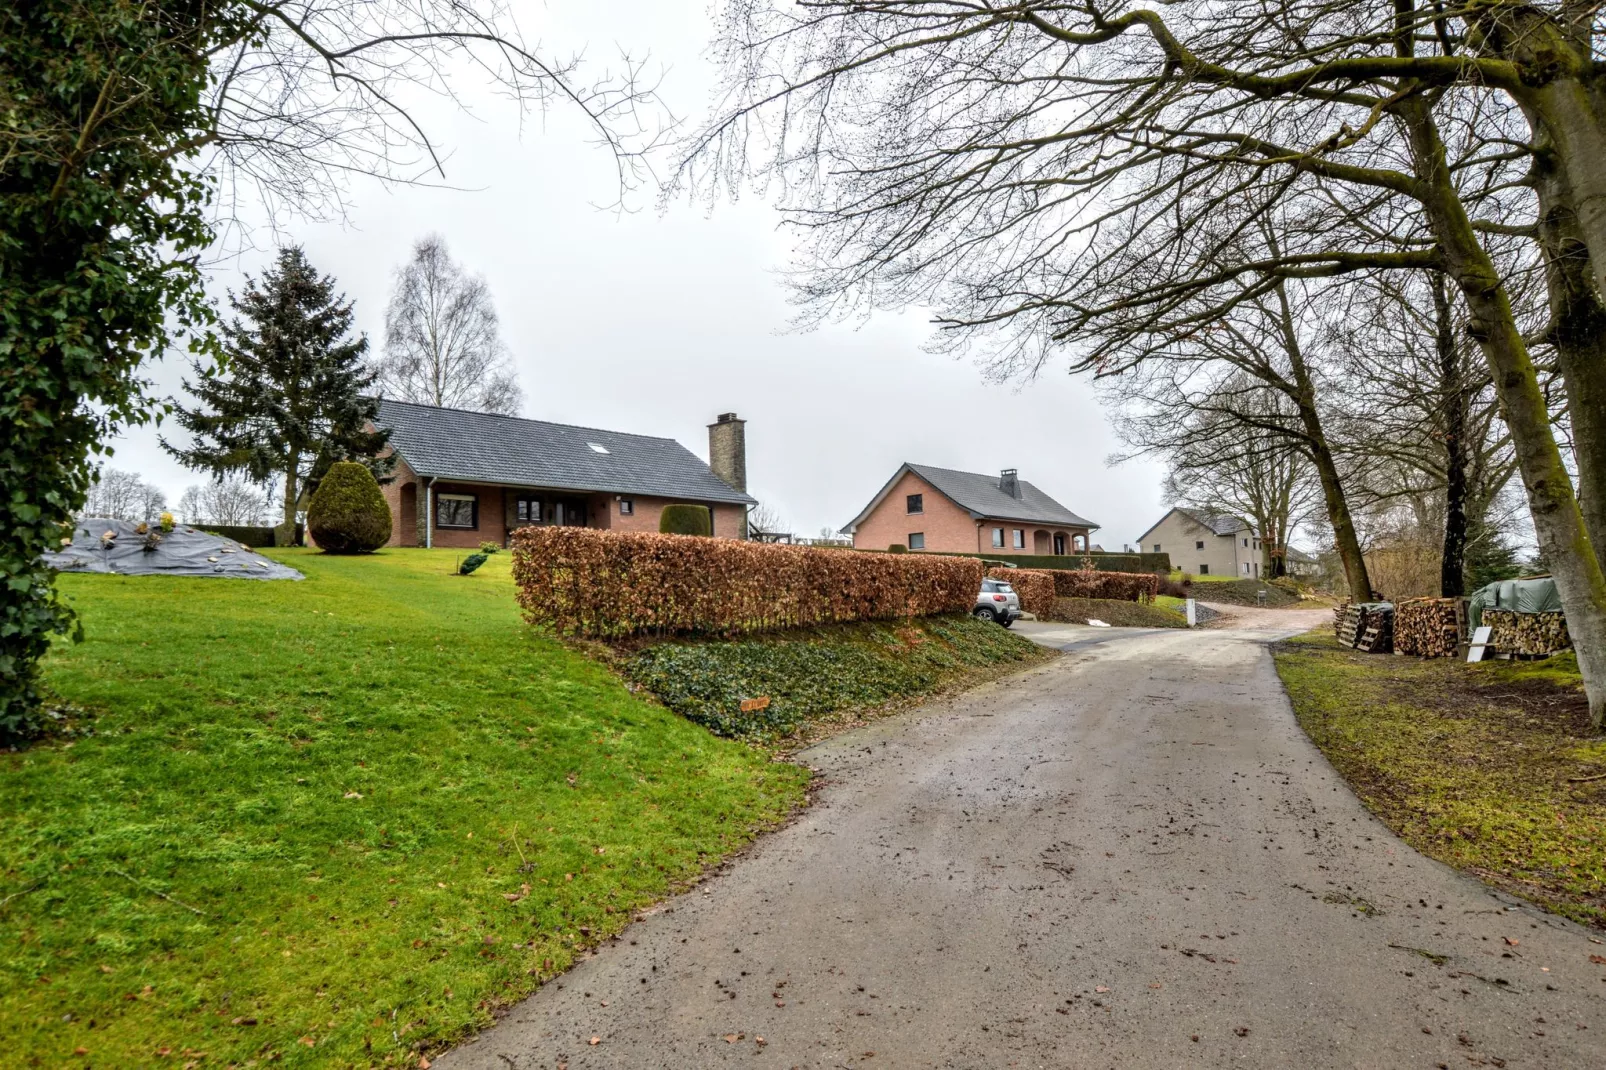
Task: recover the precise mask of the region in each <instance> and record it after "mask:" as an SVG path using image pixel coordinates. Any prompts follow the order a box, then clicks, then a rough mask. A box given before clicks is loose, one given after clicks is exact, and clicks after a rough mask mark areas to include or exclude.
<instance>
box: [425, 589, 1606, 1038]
mask: <svg viewBox="0 0 1606 1070" xmlns="http://www.w3.org/2000/svg"><path fill="white" fill-rule="evenodd" d="M1245 623H1247V624H1249V625H1252V627H1243V626H1239V627H1237V628H1226V629H1214V630H1200V631H1193V632H1184V631H1133V630H1126V629H1121V630H1116V629H1111V630H1109V632H1106V633H1105V634H1102V635H1093V634H1089V633H1092V632H1104V630H1103V629H1064V628H1058V629H1056V628H1054V627H1053V626H1036V627H1035V628H1028V630H1029V631H1034V632H1035V637H1036V638H1037V639H1038V641H1040V642H1045V643H1048V644H1051V645H1055V646H1061V647H1068V648H1069V652H1068V653H1067V656H1066V657H1064V658H1062V659H1060V660H1059V661H1057V662H1056V663H1054V664H1052V665H1050V666H1047V667H1045V668H1041V669H1037V670H1033V671H1031V672H1028V673H1026V674H1023V675H1021V676H1016V677H1013V678H1011V679H1008V680H1004V681H1001V682H999V683H997V684H995V685H992V686H989V687H987V688H984V689H981V690H978V691H974V692H971V693H969V694H967V695H965V696H961V697H960V698H958V699H955V700H951V701H946V702H941V703H936V704H933V705H930V706H926V707H924V708H922V709H919V710H915V711H912V712H910V713H908V714H904V715H900V716H897V717H894V718H889V719H887V720H884V721H880V722H877V723H875V724H873V725H871V726H869V727H867V728H864V729H860V730H857V731H854V732H851V733H849V734H846V735H843V736H839V737H837V738H836V739H833V740H831V741H829V742H827V743H824V744H821V745H819V746H817V747H814V748H812V749H811V750H810V751H809V752H807V753H806V754H805V756H804V757H805V760H807V761H808V762H809V763H810V764H811V765H813V766H816V767H817V768H818V769H819V770H820V774H821V775H820V781H819V789H818V796H817V801H816V802H815V805H814V806H813V807H812V808H811V809H809V810H808V811H807V812H806V813H805V814H804V815H803V816H802V817H801V818H799V819H798V820H797V821H796V822H795V823H793V824H792V825H790V826H789V827H787V828H786V829H784V830H782V831H780V832H779V833H777V834H775V835H773V836H770V837H768V838H767V839H765V840H764V841H763V842H762V843H760V844H759V845H757V846H756V847H755V848H754V849H753V850H752V851H750V852H749V853H748V854H746V855H745V856H744V857H742V858H741V859H739V860H738V861H736V862H735V863H734V864H732V865H731V866H730V867H729V868H728V869H727V870H726V871H725V872H724V873H722V874H720V875H719V876H717V877H715V878H714V879H712V880H711V881H709V882H707V883H706V884H704V885H703V886H702V887H701V888H699V889H698V890H696V891H694V892H692V893H690V894H688V895H686V896H683V897H681V898H679V899H676V900H673V901H671V902H669V903H666V904H664V906H663V907H662V908H661V909H659V910H658V911H656V912H655V913H654V914H652V915H651V916H650V917H648V918H647V919H646V920H644V921H641V922H639V923H637V924H635V925H633V926H632V927H631V928H630V929H629V930H628V931H627V932H626V933H625V934H624V936H623V937H622V938H621V939H620V940H618V941H616V942H614V943H612V944H610V945H609V946H607V947H604V948H602V949H600V950H599V952H598V953H597V954H596V955H595V956H593V957H592V958H590V959H589V960H587V961H585V962H583V963H581V964H579V965H578V966H577V967H576V968H575V969H573V970H572V971H571V972H570V973H568V974H567V975H566V976H565V977H563V978H562V979H561V980H560V981H558V982H555V983H552V984H549V985H547V986H546V987H545V988H543V989H542V990H541V991H540V992H538V993H537V994H536V995H534V996H532V997H531V998H530V999H529V1000H527V1001H525V1002H524V1003H522V1004H520V1005H519V1006H518V1007H517V1008H515V1009H514V1010H513V1011H512V1013H510V1014H509V1015H508V1017H507V1018H505V1019H504V1020H503V1021H502V1022H501V1023H500V1024H499V1025H498V1026H496V1027H495V1028H493V1029H491V1030H489V1031H487V1032H486V1033H484V1034H483V1035H481V1036H480V1037H479V1038H478V1039H477V1040H475V1041H473V1042H471V1043H468V1044H465V1045H464V1046H462V1047H460V1048H458V1049H457V1050H455V1051H453V1052H451V1053H448V1054H447V1055H445V1056H444V1057H442V1058H440V1059H439V1060H437V1061H436V1063H435V1066H436V1070H470V1068H475V1070H480V1068H483V1070H527V1068H536V1067H545V1068H561V1067H565V1066H566V1067H567V1068H569V1070H581V1068H590V1067H675V1068H680V1067H688V1068H696V1067H708V1066H726V1065H739V1066H752V1067H774V1068H787V1067H808V1068H815V1067H869V1068H875V1067H955V1068H976V1067H989V1068H990V1067H1016V1066H1018V1067H1167V1068H1171V1067H1183V1066H1188V1067H1193V1066H1234V1067H1277V1068H1282V1067H1298V1068H1313V1067H1378V1068H1384V1067H1387V1068H1396V1067H1404V1068H1411V1067H1422V1068H1432V1067H1455V1068H1458V1070H1461V1068H1466V1067H1471V1066H1494V1067H1511V1068H1516V1067H1547V1068H1573V1067H1606V983H1603V981H1606V964H1597V963H1592V962H1591V961H1590V957H1591V956H1592V955H1596V956H1606V945H1601V944H1600V943H1599V940H1598V939H1594V938H1592V937H1591V935H1590V933H1588V932H1587V931H1585V930H1584V929H1582V928H1580V927H1579V926H1576V925H1573V924H1571V923H1568V922H1565V921H1562V920H1560V919H1558V918H1555V917H1551V916H1549V915H1546V914H1544V913H1543V912H1541V911H1539V910H1538V909H1536V908H1533V907H1530V906H1527V905H1525V904H1523V903H1522V902H1521V901H1518V900H1514V899H1511V898H1509V897H1505V896H1501V895H1498V894H1496V893H1493V892H1491V891H1490V890H1489V889H1487V888H1486V887H1484V886H1483V885H1481V884H1479V883H1478V882H1476V881H1474V880H1471V879H1469V878H1466V877H1462V876H1460V875H1458V874H1456V873H1455V872H1453V871H1451V870H1449V869H1446V868H1445V867H1443V866H1440V865H1439V864H1437V863H1435V862H1432V861H1429V860H1427V859H1425V858H1423V857H1422V856H1421V855H1418V854H1417V853H1416V852H1414V851H1412V850H1411V849H1410V848H1409V847H1407V846H1405V845H1404V844H1403V843H1402V842H1400V841H1399V840H1398V839H1396V838H1395V837H1394V836H1393V835H1392V834H1390V833H1389V832H1388V830H1387V829H1385V828H1384V827H1383V826H1382V825H1380V824H1378V823H1377V822H1375V821H1374V820H1373V819H1372V818H1371V817H1370V816H1369V815H1368V814H1367V813H1366V812H1365V811H1364V810H1363V809H1362V808H1361V806H1360V804H1359V803H1358V802H1357V801H1356V799H1355V798H1354V796H1353V795H1351V794H1350V792H1349V791H1348V789H1347V788H1346V787H1345V786H1344V785H1343V784H1342V782H1341V781H1340V780H1339V779H1338V777H1337V776H1336V774H1334V773H1333V771H1332V770H1331V768H1330V767H1329V766H1328V765H1327V763H1326V761H1325V760H1324V759H1323V758H1322V756H1321V755H1320V754H1319V753H1318V752H1317V751H1316V749H1315V748H1314V747H1313V746H1312V745H1311V744H1310V743H1309V742H1308V741H1307V740H1306V738H1305V737H1304V735H1303V734H1302V733H1301V732H1300V730H1299V728H1298V726H1297V725H1296V724H1295V723H1294V720H1293V717H1292V714H1291V712H1290V710H1289V708H1288V705H1287V702H1286V700H1285V699H1284V697H1283V694H1282V691H1281V688H1280V687H1279V685H1278V682H1277V678H1276V675H1275V673H1274V671H1273V669H1272V665H1271V661H1270V657H1269V655H1268V654H1267V652H1266V650H1265V645H1264V643H1265V640H1266V639H1267V638H1269V637H1270V636H1271V635H1273V634H1275V633H1276V632H1278V631H1279V630H1280V629H1282V628H1285V627H1286V619H1285V618H1282V617H1279V616H1278V615H1277V614H1252V615H1251V617H1250V618H1249V619H1248V620H1247V621H1246V622H1245ZM1060 633H1063V634H1060ZM760 1038H762V1040H761V1039H760Z"/></svg>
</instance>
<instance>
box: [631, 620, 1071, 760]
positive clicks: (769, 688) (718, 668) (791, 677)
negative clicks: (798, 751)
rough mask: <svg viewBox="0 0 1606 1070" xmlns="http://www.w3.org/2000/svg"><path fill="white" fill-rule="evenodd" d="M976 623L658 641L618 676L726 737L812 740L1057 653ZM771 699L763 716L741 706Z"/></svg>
mask: <svg viewBox="0 0 1606 1070" xmlns="http://www.w3.org/2000/svg"><path fill="white" fill-rule="evenodd" d="M1054 656H1055V655H1054V654H1052V653H1051V652H1050V651H1048V650H1045V649H1044V648H1042V647H1039V646H1036V645H1035V644H1033V643H1032V642H1031V641H1030V640H1027V639H1023V638H1021V637H1020V636H1018V635H1016V634H1014V633H1013V632H1010V631H1008V630H1006V629H1004V628H1001V627H999V626H998V625H997V624H993V623H991V622H989V621H980V620H976V619H975V618H974V617H968V616H959V617H932V618H927V619H925V620H921V621H917V622H914V623H910V624H904V623H894V622H888V621H875V622H866V623H862V624H848V625H835V626H831V627H823V628H812V629H806V630H800V631H791V632H786V633H784V634H780V635H774V636H755V637H753V638H751V639H745V640H741V641H738V642H724V643H718V642H701V641H690V642H673V643H660V644H657V645H654V646H650V647H648V648H647V649H645V650H642V651H640V652H638V653H635V654H633V655H630V656H628V657H626V658H625V659H624V660H623V662H622V664H621V671H622V672H624V674H625V675H626V676H628V677H629V678H630V679H631V680H633V681H635V682H637V683H639V684H641V685H642V686H643V687H645V688H647V689H648V690H649V691H651V692H652V693H653V694H655V695H656V696H657V697H658V698H659V699H660V700H661V701H662V702H663V703H664V704H665V705H667V706H668V707H669V708H670V709H672V710H674V711H676V712H677V713H680V714H683V715H685V716H686V717H689V718H691V719H692V720H694V721H697V722H699V723H701V724H705V725H707V726H708V727H709V728H710V729H711V730H713V731H715V732H718V733H719V734H721V735H727V736H738V737H745V738H754V739H760V740H765V741H775V740H778V739H781V738H784V737H786V736H789V735H792V734H794V733H799V732H802V733H803V734H804V735H806V736H807V735H811V734H812V732H811V729H812V728H814V727H816V726H817V724H818V722H820V721H821V720H822V719H830V720H831V721H833V722H836V723H840V722H841V721H843V720H844V719H846V720H849V721H851V720H853V719H855V717H856V715H857V714H858V713H860V712H862V711H865V710H867V709H870V708H873V707H876V706H880V705H882V704H885V703H889V702H894V701H906V700H908V699H910V698H918V697H921V696H924V695H929V694H931V693H932V692H934V691H938V690H941V689H943V688H946V687H949V686H954V685H963V684H970V683H975V682H977V681H979V680H982V679H986V678H987V677H988V676H996V675H998V674H999V673H1000V672H1004V671H1009V670H1012V669H1016V668H1020V667H1021V666H1023V665H1026V664H1030V663H1032V662H1035V661H1041V660H1046V659H1048V658H1051V657H1054ZM759 696H764V697H767V698H769V699H770V704H769V706H768V707H766V708H765V709H763V710H761V711H753V712H749V713H745V714H744V713H742V712H741V708H740V707H741V701H742V700H743V699H746V698H757V697H759Z"/></svg>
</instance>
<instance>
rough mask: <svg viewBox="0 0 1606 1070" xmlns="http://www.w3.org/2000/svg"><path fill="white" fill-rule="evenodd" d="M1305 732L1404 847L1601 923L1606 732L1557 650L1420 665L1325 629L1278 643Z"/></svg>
mask: <svg viewBox="0 0 1606 1070" xmlns="http://www.w3.org/2000/svg"><path fill="white" fill-rule="evenodd" d="M1276 656H1277V669H1278V672H1279V673H1281V675H1282V678H1283V683H1284V684H1285V685H1286V686H1287V688H1288V695H1289V698H1290V699H1291V700H1292V702H1293V705H1294V712H1295V714H1296V715H1297V716H1298V718H1299V722H1300V724H1301V725H1303V726H1304V728H1305V730H1306V732H1308V733H1309V734H1310V737H1311V739H1313V740H1314V741H1315V742H1316V745H1317V746H1318V747H1320V748H1321V749H1322V751H1323V753H1325V754H1326V755H1327V757H1328V759H1329V760H1330V761H1332V763H1333V765H1334V766H1335V767H1336V768H1337V769H1338V770H1339V772H1340V773H1342V774H1343V775H1344V777H1345V779H1347V780H1348V781H1349V782H1350V784H1351V785H1352V786H1353V787H1354V788H1355V791H1356V793H1357V794H1359V795H1360V797H1361V798H1362V799H1363V800H1364V801H1365V803H1366V804H1367V806H1368V807H1370V808H1371V809H1372V810H1373V812H1375V813H1376V814H1377V815H1378V816H1379V817H1381V818H1382V819H1383V820H1384V821H1385V822H1387V823H1388V825H1389V827H1390V828H1392V829H1394V830H1395V832H1397V833H1399V834H1400V836H1401V837H1402V838H1403V839H1405V841H1406V842H1407V843H1409V844H1411V846H1413V847H1415V848H1416V849H1417V850H1419V851H1421V852H1423V853H1424V854H1427V855H1430V856H1432V857H1433V858H1437V859H1439V860H1440V861H1442V862H1446V863H1448V864H1450V865H1453V866H1457V867H1460V868H1462V869H1466V870H1469V871H1471V872H1473V873H1475V874H1477V875H1478V876H1480V877H1482V878H1483V879H1485V880H1487V881H1489V882H1490V883H1492V884H1495V885H1498V886H1500V887H1502V888H1505V889H1507V890H1508V891H1511V892H1515V893H1517V894H1519V895H1523V896H1526V897H1527V898H1529V899H1532V900H1534V901H1535V902H1537V903H1540V904H1542V905H1543V906H1546V907H1548V908H1550V909H1552V910H1555V911H1557V912H1559V913H1562V914H1566V915H1568V916H1569V917H1572V918H1574V919H1576V920H1578V921H1582V922H1586V923H1589V924H1594V925H1597V926H1603V927H1606V780H1595V781H1589V782H1583V783H1574V782H1572V781H1571V780H1570V779H1569V778H1572V777H1585V776H1591V775H1594V774H1598V773H1606V740H1603V739H1601V737H1599V736H1598V735H1593V734H1591V733H1590V732H1589V730H1588V717H1587V708H1586V705H1585V703H1584V700H1583V696H1582V694H1581V692H1580V691H1579V690H1578V684H1579V676H1578V671H1577V663H1576V661H1573V660H1572V658H1571V657H1570V656H1569V655H1563V656H1560V657H1557V658H1551V659H1549V660H1548V661H1545V662H1514V663H1513V662H1489V663H1485V664H1482V665H1474V666H1469V665H1466V664H1464V663H1462V662H1460V661H1457V660H1456V659H1451V658H1444V659H1434V660H1422V659H1417V658H1404V657H1389V656H1384V655H1375V654H1361V653H1357V652H1355V651H1353V650H1345V649H1344V648H1342V647H1340V646H1339V645H1338V644H1337V642H1336V641H1334V639H1333V638H1332V635H1331V632H1330V630H1327V629H1323V630H1322V631H1319V632H1312V633H1310V634H1309V635H1306V636H1302V637H1300V638H1299V639H1297V640H1295V641H1293V642H1291V643H1287V644H1281V645H1280V646H1279V649H1278V651H1277V655H1276Z"/></svg>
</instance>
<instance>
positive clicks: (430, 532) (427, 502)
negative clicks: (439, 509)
mask: <svg viewBox="0 0 1606 1070" xmlns="http://www.w3.org/2000/svg"><path fill="white" fill-rule="evenodd" d="M434 548H435V477H434V476H430V477H429V482H428V483H426V484H424V549H426V550H433V549H434Z"/></svg>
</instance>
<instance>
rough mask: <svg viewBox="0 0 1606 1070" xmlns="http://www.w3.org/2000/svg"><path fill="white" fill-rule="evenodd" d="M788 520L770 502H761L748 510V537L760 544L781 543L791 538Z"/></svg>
mask: <svg viewBox="0 0 1606 1070" xmlns="http://www.w3.org/2000/svg"><path fill="white" fill-rule="evenodd" d="M786 528H787V525H786V520H785V518H783V517H782V516H781V512H780V510H779V509H777V508H775V506H773V505H771V504H770V503H769V502H759V503H758V504H757V505H755V506H752V507H751V508H749V509H748V510H747V536H748V538H750V539H756V540H757V541H759V542H779V541H780V540H781V538H782V537H783V536H785V537H788V538H789V537H790V536H791V532H789V531H787V529H786Z"/></svg>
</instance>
